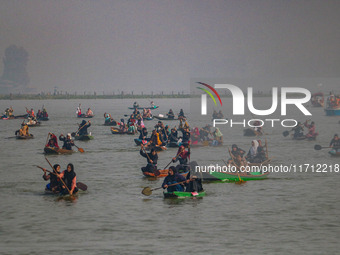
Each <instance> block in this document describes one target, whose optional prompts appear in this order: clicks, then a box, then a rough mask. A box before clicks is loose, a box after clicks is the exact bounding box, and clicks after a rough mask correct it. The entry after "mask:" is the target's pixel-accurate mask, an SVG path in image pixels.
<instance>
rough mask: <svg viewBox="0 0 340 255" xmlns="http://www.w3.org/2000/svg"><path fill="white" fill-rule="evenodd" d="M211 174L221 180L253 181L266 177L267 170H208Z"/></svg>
mask: <svg viewBox="0 0 340 255" xmlns="http://www.w3.org/2000/svg"><path fill="white" fill-rule="evenodd" d="M210 174H211V175H212V176H214V177H215V178H217V179H220V180H221V181H223V182H238V181H240V179H241V180H242V181H255V180H263V179H267V177H268V174H269V172H266V173H262V172H249V173H233V172H210Z"/></svg>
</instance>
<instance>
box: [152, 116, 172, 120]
mask: <svg viewBox="0 0 340 255" xmlns="http://www.w3.org/2000/svg"><path fill="white" fill-rule="evenodd" d="M153 117H154V118H155V119H158V120H178V118H177V117H175V118H173V119H171V118H168V117H161V116H153Z"/></svg>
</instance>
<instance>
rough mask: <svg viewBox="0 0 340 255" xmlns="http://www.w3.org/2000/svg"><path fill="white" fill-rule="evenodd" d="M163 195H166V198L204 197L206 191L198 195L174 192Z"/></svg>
mask: <svg viewBox="0 0 340 255" xmlns="http://www.w3.org/2000/svg"><path fill="white" fill-rule="evenodd" d="M163 195H164V198H186V197H204V196H205V191H201V192H198V193H193V192H184V191H174V192H164V193H163Z"/></svg>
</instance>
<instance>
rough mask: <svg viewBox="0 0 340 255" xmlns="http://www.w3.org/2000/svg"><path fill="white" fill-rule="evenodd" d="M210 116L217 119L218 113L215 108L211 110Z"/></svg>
mask: <svg viewBox="0 0 340 255" xmlns="http://www.w3.org/2000/svg"><path fill="white" fill-rule="evenodd" d="M212 118H213V119H218V113H217V111H216V110H214V111H213V114H212Z"/></svg>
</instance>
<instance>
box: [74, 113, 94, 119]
mask: <svg viewBox="0 0 340 255" xmlns="http://www.w3.org/2000/svg"><path fill="white" fill-rule="evenodd" d="M77 117H78V118H85V119H86V118H87V119H88V118H93V117H94V115H86V114H80V115H77Z"/></svg>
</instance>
